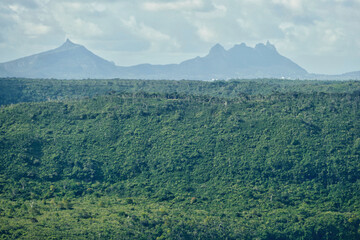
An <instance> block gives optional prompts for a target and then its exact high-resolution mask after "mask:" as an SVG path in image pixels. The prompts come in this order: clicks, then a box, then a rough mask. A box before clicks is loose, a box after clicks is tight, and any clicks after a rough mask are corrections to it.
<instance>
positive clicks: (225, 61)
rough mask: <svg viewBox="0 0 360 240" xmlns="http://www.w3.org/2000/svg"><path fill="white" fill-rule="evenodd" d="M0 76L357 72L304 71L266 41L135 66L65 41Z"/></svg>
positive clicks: (8, 66) (3, 67)
mask: <svg viewBox="0 0 360 240" xmlns="http://www.w3.org/2000/svg"><path fill="white" fill-rule="evenodd" d="M0 77H25V78H58V79H86V78H105V79H109V78H133V79H171V80H181V79H193V80H211V79H234V78H248V79H253V78H287V79H317V78H320V79H329V80H331V79H346V78H349V79H360V72H352V73H344V74H341V75H320V74H309V73H308V72H307V71H306V70H305V69H304V68H302V67H300V66H299V65H298V64H296V63H295V62H293V61H292V60H290V59H289V58H286V57H284V56H282V55H281V54H279V53H278V51H277V50H276V47H275V46H274V45H272V44H271V43H270V42H269V41H267V42H266V44H263V43H258V44H256V46H255V47H254V48H252V47H249V46H247V45H246V44H245V43H241V44H236V45H234V46H233V47H232V48H230V49H228V50H226V49H225V48H224V47H223V46H222V45H221V44H219V43H217V44H215V45H214V46H213V47H212V48H211V49H210V50H209V52H208V54H207V55H205V56H203V57H200V56H198V57H195V58H192V59H188V60H185V61H183V62H181V63H179V64H164V65H153V64H138V65H134V66H129V67H123V66H117V65H115V64H114V63H113V62H110V61H108V60H106V59H104V58H101V57H99V56H97V55H96V54H94V53H93V52H91V51H90V50H88V49H87V48H86V47H85V46H83V45H80V44H76V43H74V42H72V41H71V40H70V39H67V40H66V41H65V42H64V43H63V44H62V45H61V46H59V47H57V48H55V49H52V50H48V51H45V52H41V53H38V54H34V55H30V56H27V57H23V58H19V59H16V60H12V61H9V62H5V63H0Z"/></svg>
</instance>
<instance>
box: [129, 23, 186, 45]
mask: <svg viewBox="0 0 360 240" xmlns="http://www.w3.org/2000/svg"><path fill="white" fill-rule="evenodd" d="M122 23H123V24H124V26H126V27H127V28H128V29H129V30H130V31H131V32H132V33H134V34H135V35H137V36H139V37H142V38H145V39H147V40H148V41H149V42H150V43H151V50H152V51H154V50H160V49H164V47H165V48H166V47H168V48H174V47H175V48H178V47H179V44H178V42H177V41H176V40H175V39H173V38H171V37H170V36H169V35H167V34H164V33H162V32H160V31H157V30H155V29H154V28H151V27H149V26H147V25H145V24H144V23H142V22H140V23H138V22H137V20H136V18H135V17H134V16H130V18H129V19H126V20H122Z"/></svg>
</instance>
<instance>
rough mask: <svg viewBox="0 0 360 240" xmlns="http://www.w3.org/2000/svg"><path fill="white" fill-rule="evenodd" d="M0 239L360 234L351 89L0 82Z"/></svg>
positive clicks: (286, 84)
mask: <svg viewBox="0 0 360 240" xmlns="http://www.w3.org/2000/svg"><path fill="white" fill-rule="evenodd" d="M0 105H1V107H0V133H1V134H0V239H261V240H263V239H279V240H280V239H360V178H359V176H360V121H359V120H360V82H359V81H302V80H301V81H300V80H277V79H258V80H235V79H234V80H229V81H214V82H202V81H167V80H162V81H146V80H120V79H113V80H91V79H88V80H56V79H49V80H46V79H0Z"/></svg>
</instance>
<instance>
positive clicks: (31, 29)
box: [24, 22, 51, 38]
mask: <svg viewBox="0 0 360 240" xmlns="http://www.w3.org/2000/svg"><path fill="white" fill-rule="evenodd" d="M50 31H51V27H49V26H46V25H44V24H41V23H40V24H35V23H31V22H26V23H24V33H25V34H26V35H27V36H29V37H30V38H36V37H39V36H41V35H45V34H48V33H50Z"/></svg>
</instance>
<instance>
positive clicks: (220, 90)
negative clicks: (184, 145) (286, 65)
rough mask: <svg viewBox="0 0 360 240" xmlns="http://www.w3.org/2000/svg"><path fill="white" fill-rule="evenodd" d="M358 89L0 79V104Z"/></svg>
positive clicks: (346, 84)
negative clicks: (129, 95) (130, 95)
mask: <svg viewBox="0 0 360 240" xmlns="http://www.w3.org/2000/svg"><path fill="white" fill-rule="evenodd" d="M353 91H360V82H359V81H314V80H311V81H305V80H301V81H294V80H280V79H255V80H254V79H253V80H229V81H212V82H206V81H188V80H183V81H171V80H157V81H155V80H152V81H149V80H121V79H112V80H91V79H87V80H58V79H19V78H0V105H8V104H13V103H20V102H40V101H48V100H68V99H81V98H84V97H94V96H99V95H104V94H112V93H137V92H147V93H175V92H176V93H182V94H188V95H208V96H213V97H226V98H229V97H238V96H239V95H243V94H246V95H260V94H261V95H269V94H273V93H277V92H280V93H289V92H302V93H314V92H325V93H349V92H353Z"/></svg>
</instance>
